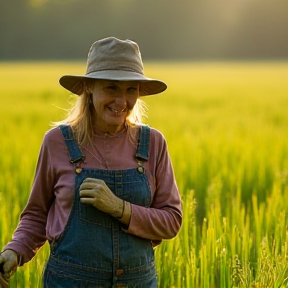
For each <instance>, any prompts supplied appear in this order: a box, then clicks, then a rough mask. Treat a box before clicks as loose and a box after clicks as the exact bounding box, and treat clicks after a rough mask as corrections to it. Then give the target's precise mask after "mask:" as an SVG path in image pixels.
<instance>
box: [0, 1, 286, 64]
mask: <svg viewBox="0 0 288 288" xmlns="http://www.w3.org/2000/svg"><path fill="white" fill-rule="evenodd" d="M287 27H288V1H287V0H233V1H231V0H177V1H167V0H156V1H155V0H142V1H141V0H0V60H10V59H15V60H18V59H83V58H84V59H85V58H86V55H87V52H88V49H89V47H90V45H91V44H92V42H94V41H95V40H97V39H99V38H102V37H106V36H116V37H118V38H121V39H126V38H128V39H132V40H135V41H136V42H137V43H138V44H139V45H140V48H141V51H142V55H143V58H146V59H147V58H148V59H155V58H157V59H225V58H260V59H261V58H268V59H270V58H278V59H282V58H287V56H288V29H287Z"/></svg>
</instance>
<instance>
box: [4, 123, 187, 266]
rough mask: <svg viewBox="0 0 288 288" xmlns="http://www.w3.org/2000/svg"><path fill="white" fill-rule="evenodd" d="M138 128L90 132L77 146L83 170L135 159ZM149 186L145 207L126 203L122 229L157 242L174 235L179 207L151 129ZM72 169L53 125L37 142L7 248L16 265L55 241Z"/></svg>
mask: <svg viewBox="0 0 288 288" xmlns="http://www.w3.org/2000/svg"><path fill="white" fill-rule="evenodd" d="M138 132H139V131H138V128H135V127H134V128H128V130H124V131H122V132H121V133H120V134H118V135H115V136H111V135H108V134H103V135H94V137H93V143H90V144H89V145H87V146H83V147H81V151H82V153H83V154H85V156H86V158H85V162H84V163H83V164H82V165H81V167H83V168H92V169H93V168H94V169H95V168H96V169H107V166H108V169H110V170H115V169H122V170H123V169H128V168H133V167H135V168H136V167H138V164H137V162H136V160H135V153H136V150H137V140H138ZM144 167H145V173H146V175H147V178H148V181H149V185H150V190H151V199H152V200H151V205H150V207H148V208H147V207H142V206H138V205H134V204H131V208H132V212H131V219H130V223H129V226H128V228H127V230H125V232H126V233H130V234H133V235H137V236H139V237H142V238H146V239H151V241H154V242H155V243H159V242H160V241H161V240H162V239H170V238H173V237H174V236H175V235H176V234H177V233H178V231H179V229H180V227H181V222H182V206H181V199H180V195H179V191H178V188H177V184H176V181H175V177H174V172H173V168H172V165H171V161H170V157H169V153H168V150H167V144H166V141H165V139H164V137H163V135H162V134H161V133H160V132H159V131H157V130H156V129H152V128H151V133H150V149H149V160H148V162H146V163H145V165H144ZM74 184H75V168H74V166H73V165H72V164H71V163H70V158H69V153H68V150H67V147H66V144H65V142H64V138H63V136H62V134H61V131H60V129H59V128H58V127H56V128H53V129H51V130H49V131H48V132H47V133H46V134H45V136H44V139H43V143H42V146H41V150H40V154H39V158H38V163H37V168H36V173H35V179H34V183H33V186H32V190H31V194H30V197H29V200H28V203H27V205H26V207H25V209H24V211H23V212H22V214H21V219H20V222H19V225H18V227H17V229H16V230H15V232H14V235H13V239H12V241H11V242H9V243H8V244H7V245H6V247H5V250H6V249H11V250H14V251H16V252H17V253H18V254H19V255H20V256H21V257H20V258H21V261H20V265H23V264H24V263H26V262H28V261H29V260H31V258H32V257H33V256H34V255H35V253H36V252H37V250H38V249H39V248H40V247H41V246H42V245H43V244H44V243H45V241H46V240H49V241H54V240H56V239H57V238H58V237H59V236H60V235H61V233H62V232H63V231H64V229H65V226H66V223H67V221H68V218H69V214H70V212H71V209H72V205H73V201H74V190H75V188H74Z"/></svg>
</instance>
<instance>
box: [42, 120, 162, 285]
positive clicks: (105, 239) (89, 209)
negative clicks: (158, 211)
mask: <svg viewBox="0 0 288 288" xmlns="http://www.w3.org/2000/svg"><path fill="white" fill-rule="evenodd" d="M60 129H61V132H62V134H63V136H64V139H65V142H66V145H67V148H68V150H69V153H70V158H71V163H72V164H73V165H74V166H75V174H76V176H75V200H74V204H73V208H72V210H71V214H70V217H69V220H68V223H67V225H66V227H65V230H64V232H63V234H62V235H61V237H60V239H58V240H57V241H55V242H53V243H50V250H51V254H50V257H49V260H48V263H47V265H46V268H45V273H44V277H43V282H44V287H45V288H74V287H77V288H84V287H86V288H88V287H89V288H92V287H93V288H94V287H105V288H111V287H113V288H116V287H118V288H120V287H123V288H124V287H129V288H130V287H135V288H140V287H141V288H156V287H157V276H156V269H155V262H154V251H153V248H152V246H151V241H150V240H147V239H143V238H140V237H137V236H134V235H131V234H127V233H125V232H123V231H122V229H121V228H122V226H121V223H120V222H119V221H118V220H117V219H115V218H113V217H111V216H109V215H107V214H105V213H103V212H101V211H100V210H98V209H96V208H95V207H93V206H92V205H89V204H83V203H81V202H80V200H79V199H80V198H79V187H80V185H81V183H82V182H83V180H84V179H86V178H87V177H89V178H97V179H102V180H104V181H105V183H106V185H107V186H108V187H109V188H110V189H111V191H113V193H114V194H115V195H116V196H118V197H119V198H121V199H124V200H126V201H128V202H130V203H133V204H136V205H141V206H146V207H148V206H149V205H150V200H151V193H150V188H149V184H148V180H147V177H146V175H145V171H144V167H143V161H147V160H148V150H149V137H150V128H149V127H148V126H141V132H140V133H139V135H140V136H139V140H138V148H137V153H136V155H135V157H136V158H135V159H136V161H137V162H138V168H131V169H127V170H102V169H86V168H82V167H81V166H80V165H81V163H82V162H83V160H84V155H83V154H82V153H81V151H80V149H79V147H78V146H77V144H76V142H75V141H74V139H73V136H72V133H71V129H70V127H69V126H61V127H60ZM119 153H121V152H120V151H119Z"/></svg>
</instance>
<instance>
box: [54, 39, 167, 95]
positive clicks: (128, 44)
mask: <svg viewBox="0 0 288 288" xmlns="http://www.w3.org/2000/svg"><path fill="white" fill-rule="evenodd" d="M88 79H103V80H116V81H139V85H140V89H139V90H140V91H139V93H140V94H139V95H140V96H146V95H153V94H158V93H160V92H163V91H164V90H166V88H167V85H166V84H165V83H164V82H162V81H160V80H157V79H152V78H148V77H146V76H145V75H144V68H143V63H142V58H141V53H140V50H139V46H138V45H137V43H135V42H133V41H131V40H120V39H117V38H115V37H108V38H104V39H101V40H98V41H96V42H94V43H93V44H92V46H91V48H90V50H89V53H88V57H87V71H86V74H85V75H64V76H62V77H61V78H60V80H59V82H60V84H61V85H62V86H63V87H64V88H66V89H67V90H69V91H71V92H72V93H74V94H77V95H81V94H82V93H83V87H84V85H83V83H84V81H87V80H88Z"/></svg>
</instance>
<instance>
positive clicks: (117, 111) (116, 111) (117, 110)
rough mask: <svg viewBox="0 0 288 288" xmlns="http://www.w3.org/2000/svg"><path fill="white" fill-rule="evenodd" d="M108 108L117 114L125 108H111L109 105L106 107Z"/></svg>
mask: <svg viewBox="0 0 288 288" xmlns="http://www.w3.org/2000/svg"><path fill="white" fill-rule="evenodd" d="M108 108H109V110H110V111H111V112H113V113H115V114H119V113H121V112H124V111H125V110H126V108H123V109H113V108H111V107H108Z"/></svg>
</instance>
